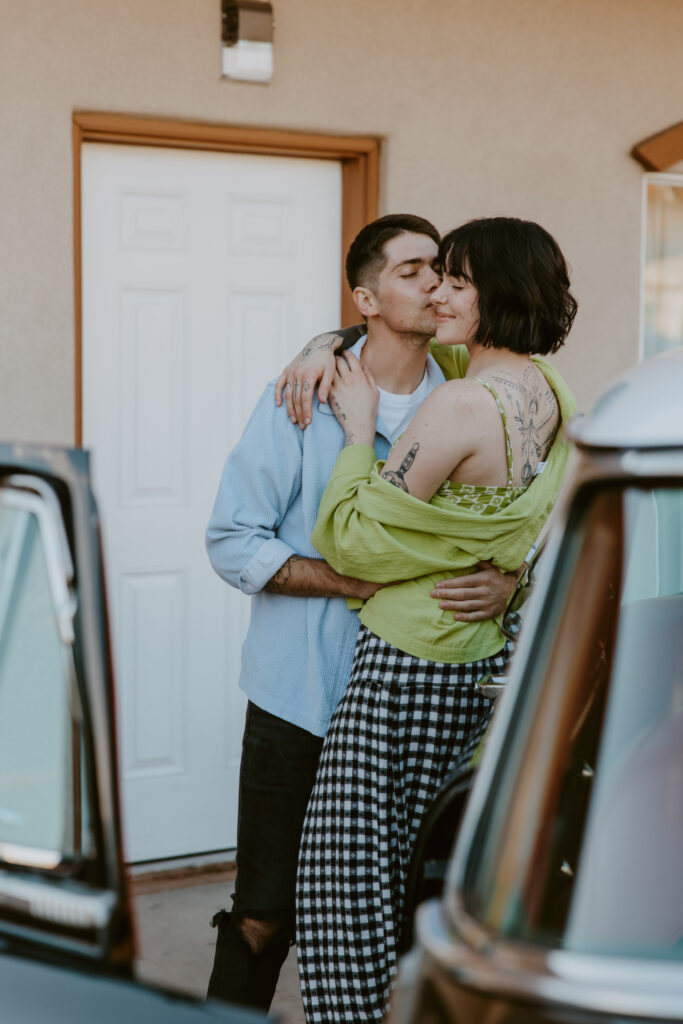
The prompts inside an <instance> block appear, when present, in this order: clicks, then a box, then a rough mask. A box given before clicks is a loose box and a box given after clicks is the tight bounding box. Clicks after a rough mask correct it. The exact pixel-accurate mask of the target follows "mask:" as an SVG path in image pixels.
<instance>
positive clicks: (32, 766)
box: [0, 487, 90, 868]
mask: <svg viewBox="0 0 683 1024" xmlns="http://www.w3.org/2000/svg"><path fill="white" fill-rule="evenodd" d="M55 504H56V503H55ZM60 529H62V527H61V519H58V518H57V516H56V514H55V509H54V506H51V505H50V503H49V502H47V501H46V499H45V497H44V496H41V495H40V494H36V493H32V492H31V491H30V490H25V489H21V488H17V489H14V488H8V487H2V488H0V860H2V861H6V862H10V863H17V864H24V865H26V866H37V867H43V868H49V867H57V866H58V865H60V864H62V863H63V862H64V861H68V860H70V859H72V858H74V857H78V856H80V855H83V854H87V853H88V852H89V847H90V840H89V822H88V816H87V812H86V810H85V808H86V806H87V804H86V801H85V800H84V790H85V786H86V784H85V780H84V771H83V766H82V765H83V740H82V734H81V714H80V705H79V700H78V692H77V688H76V680H75V673H74V663H73V653H72V642H73V631H72V628H71V626H72V622H71V619H72V616H73V601H72V595H71V593H70V588H69V584H68V575H69V572H70V566H69V564H68V555H67V552H66V547H65V538H63V537H60V534H59V530H60ZM60 541H61V543H60Z"/></svg>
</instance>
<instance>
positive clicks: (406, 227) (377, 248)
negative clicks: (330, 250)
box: [346, 213, 440, 291]
mask: <svg viewBox="0 0 683 1024" xmlns="http://www.w3.org/2000/svg"><path fill="white" fill-rule="evenodd" d="M406 232H410V233H411V234H414V235H427V236H428V237H429V238H431V239H432V241H434V242H436V244H437V245H438V244H439V241H440V236H439V232H438V231H437V230H436V228H435V227H434V225H433V224H430V223H429V221H428V220H425V219H424V217H416V216H415V215H414V214H412V213H389V214H387V216H386V217H380V218H379V219H378V220H373V221H372V223H371V224H366V225H365V227H364V228H362V229H361V230H360V231H359V232H358V234H357V235H356V237H355V238H354V240H353V242H352V243H351V246H350V248H349V251H348V254H347V256H346V280H347V281H348V282H349V287H350V289H351V291H353V289H354V288H357V287H358V286H359V285H363V286H365V287H367V288H374V287H375V286H376V284H377V278H378V277H379V275H380V273H381V272H382V270H383V269H384V265H385V263H386V256H385V254H384V246H385V245H386V244H387V242H390V241H391V239H392V238H396V236H397V235H403V234H405V233H406Z"/></svg>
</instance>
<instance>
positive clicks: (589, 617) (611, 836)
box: [464, 488, 683, 959]
mask: <svg viewBox="0 0 683 1024" xmlns="http://www.w3.org/2000/svg"><path fill="white" fill-rule="evenodd" d="M682 551H683V490H680V489H671V490H667V489H660V490H647V489H635V488H632V489H628V490H626V491H621V490H619V489H617V488H613V489H608V490H604V491H602V492H599V493H595V494H594V495H593V496H592V498H591V499H590V501H587V502H586V503H585V504H584V506H583V511H582V512H581V514H580V515H579V516H578V518H577V519H576V521H575V522H574V523H572V524H570V527H569V534H568V537H567V541H566V545H565V550H564V552H563V556H564V557H563V562H562V563H561V565H562V569H561V572H560V575H559V579H558V580H557V584H556V587H555V589H554V591H553V593H552V594H551V595H550V598H549V602H548V608H547V615H546V616H545V617H544V626H545V634H546V637H547V636H550V637H551V638H552V639H551V641H550V642H546V643H545V646H544V644H543V643H539V645H538V646H537V651H538V656H537V657H536V658H535V659H534V663H533V665H531V666H530V668H529V672H528V674H527V678H526V680H525V687H524V689H523V692H522V694H521V696H520V700H519V701H518V706H517V708H516V712H517V713H516V715H515V718H514V722H513V726H512V728H511V731H510V733H509V735H508V738H507V743H508V747H507V756H506V757H504V758H503V759H501V764H500V766H499V775H500V778H499V779H498V780H497V783H496V785H494V786H492V787H491V791H490V792H491V795H490V797H489V804H488V806H487V808H486V810H485V813H484V815H483V817H482V820H481V821H480V823H479V828H478V833H477V837H476V840H475V843H474V846H473V848H472V853H471V855H470V859H469V863H468V865H467V868H466V875H465V893H464V895H465V900H466V905H467V906H468V909H469V910H470V912H471V913H473V914H474V916H475V917H477V918H479V919H480V920H482V921H483V922H484V923H486V924H488V925H489V926H491V927H493V928H495V929H497V930H498V931H500V932H503V933H504V934H506V935H508V936H509V937H512V938H519V939H524V940H526V941H532V942H535V943H540V944H543V945H547V946H550V947H555V948H558V947H559V948H564V949H572V950H577V951H585V952H588V951H590V952H595V951H598V952H605V953H610V954H614V955H629V956H633V955H636V956H658V957H665V958H675V959H683V886H681V884H680V875H681V864H683V799H682V796H681V794H682V793H683V594H682V593H681V590H682V586H681V583H682V581H683V555H682Z"/></svg>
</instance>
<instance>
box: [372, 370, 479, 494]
mask: <svg viewBox="0 0 683 1024" xmlns="http://www.w3.org/2000/svg"><path fill="white" fill-rule="evenodd" d="M477 387H480V385H477V384H472V383H471V382H470V381H466V380H462V381H447V382H446V383H445V384H440V385H439V387H438V388H436V389H435V390H434V391H432V393H431V395H430V396H429V397H428V398H427V399H426V400H425V401H424V402H423V403H422V405H421V406H420V408H419V409H418V411H417V412H416V413H415V415H414V416H413V418H412V420H411V421H410V424H409V425H408V427H407V428H406V430H405V431H404V433H403V434H402V435H401V437H400V438H399V439H398V441H397V442H396V444H395V445H394V447H393V448H392V450H391V452H390V453H389V458H388V459H387V461H386V463H385V464H384V469H383V470H382V476H383V477H384V479H385V480H387V481H388V482H389V483H390V484H393V485H394V486H395V487H400V488H401V490H402V491H406V492H407V493H408V494H412V495H413V496H414V497H416V498H420V499H421V500H422V501H429V499H430V498H431V497H432V495H433V494H434V493H435V491H437V490H438V489H439V487H440V486H441V484H442V483H443V482H444V480H445V479H446V478H447V477H448V476H450V475H451V473H452V472H453V470H454V469H455V467H456V466H458V465H459V464H460V463H461V462H462V461H463V460H464V459H466V458H467V457H468V456H469V455H471V454H472V453H473V451H475V449H476V445H477V432H476V428H474V426H473V417H472V415H471V412H472V406H473V403H477V402H478V401H479V400H480V396H479V395H478V394H477V391H476V389H477Z"/></svg>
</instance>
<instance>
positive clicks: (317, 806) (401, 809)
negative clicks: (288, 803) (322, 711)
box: [297, 626, 508, 1024]
mask: <svg viewBox="0 0 683 1024" xmlns="http://www.w3.org/2000/svg"><path fill="white" fill-rule="evenodd" d="M507 657H508V652H507V650H506V649H505V648H504V649H503V650H502V651H501V652H500V653H499V654H497V655H495V656H494V657H492V658H485V659H483V660H481V661H477V662H472V663H470V664H466V665H445V664H441V663H435V662H430V661H424V660H422V659H420V658H414V657H412V656H411V655H409V654H405V653H403V652H402V651H399V650H397V649H396V648H395V647H392V646H391V645H390V644H388V643H386V642H385V641H384V640H380V639H379V637H376V636H375V635H374V634H372V633H370V632H369V631H368V630H367V629H365V628H364V627H363V626H361V629H360V633H359V636H358V642H357V645H356V653H355V658H354V663H353V670H352V673H351V680H350V682H349V686H348V689H347V690H346V693H345V694H344V697H343V698H342V700H341V702H340V703H339V705H338V707H337V710H336V712H335V714H334V717H333V719H332V723H331V725H330V728H329V731H328V733H327V736H326V739H325V744H324V746H323V751H322V755H321V760H320V765H319V767H318V774H317V777H316V783H315V787H314V789H313V793H312V796H311V800H310V802H309V805H308V811H307V813H306V821H305V824H304V832H303V838H302V844H301V849H300V852H299V871H298V883H297V890H298V891H297V945H298V957H299V972H300V975H301V983H302V992H303V998H304V1006H305V1010H306V1020H307V1022H308V1024H341V1022H344V1024H347V1022H348V1024H365V1022H368V1021H381V1020H382V1016H383V1013H384V1010H385V1007H386V1003H387V998H388V995H389V987H390V984H391V981H392V978H393V975H394V971H395V965H396V943H397V939H398V934H397V933H398V928H399V927H400V923H401V918H402V911H403V902H404V896H405V881H406V876H407V872H408V867H409V863H410V857H411V853H412V850H413V847H414V844H415V839H416V836H417V832H418V828H419V825H420V822H421V820H422V818H423V816H424V814H425V812H426V810H427V808H428V807H429V805H430V804H431V802H432V800H433V799H434V797H435V796H436V793H437V791H438V790H439V788H440V786H441V784H442V783H443V781H444V779H445V778H446V776H447V775H448V774H449V772H450V771H451V770H452V769H453V767H454V765H455V763H456V761H457V760H458V757H459V755H460V754H461V753H462V751H463V748H464V746H465V745H466V743H467V739H468V737H469V736H470V734H471V732H472V730H473V728H474V727H475V726H476V725H477V724H478V723H480V720H481V718H482V716H486V717H487V718H488V715H489V713H490V710H491V708H492V701H490V700H488V699H487V698H486V697H483V696H482V695H481V694H480V693H479V692H478V691H477V688H476V682H477V681H478V680H479V679H481V678H482V677H483V676H486V675H488V674H489V673H492V674H500V673H502V672H503V671H504V670H505V665H506V662H507ZM477 732H479V730H477Z"/></svg>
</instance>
